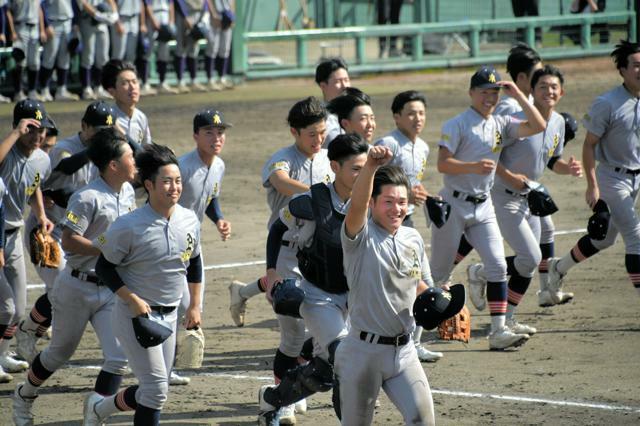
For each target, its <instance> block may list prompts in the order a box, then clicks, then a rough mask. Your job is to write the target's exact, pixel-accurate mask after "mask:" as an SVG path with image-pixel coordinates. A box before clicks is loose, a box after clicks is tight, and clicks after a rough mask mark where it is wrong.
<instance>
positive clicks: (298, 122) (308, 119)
mask: <svg viewBox="0 0 640 426" xmlns="http://www.w3.org/2000/svg"><path fill="white" fill-rule="evenodd" d="M326 119H327V109H326V108H325V107H324V105H322V102H320V101H319V100H318V98H316V97H315V96H309V97H308V98H305V99H303V100H301V101H298V102H296V103H295V104H294V105H293V106H292V107H291V109H290V110H289V115H288V116H287V122H288V123H289V127H293V128H294V129H296V130H298V131H300V130H301V129H304V128H305V127H307V126H310V125H312V124H316V123H318V122H319V121H324V120H326Z"/></svg>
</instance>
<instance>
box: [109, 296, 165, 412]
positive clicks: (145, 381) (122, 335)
mask: <svg viewBox="0 0 640 426" xmlns="http://www.w3.org/2000/svg"><path fill="white" fill-rule="evenodd" d="M149 315H153V316H155V317H158V318H160V319H162V320H164V321H167V322H168V323H169V324H171V327H172V329H173V333H172V334H171V336H169V338H168V339H167V340H165V341H164V342H163V343H162V344H160V345H158V346H152V347H150V348H143V347H142V346H140V343H138V341H137V340H136V335H135V333H134V331H133V324H132V323H131V318H132V315H131V311H130V310H129V308H128V307H127V305H125V304H124V302H122V300H120V298H116V302H115V307H114V309H113V315H112V316H111V322H112V326H113V332H114V334H115V336H116V338H117V339H118V341H119V342H120V344H121V345H122V349H123V350H124V353H125V354H126V356H127V359H128V360H129V366H130V367H131V371H132V372H133V374H134V375H135V376H136V379H138V390H136V402H137V403H138V404H140V405H143V406H145V407H148V408H152V409H154V410H162V407H163V405H164V403H165V402H166V400H167V394H168V393H169V374H170V373H171V366H172V365H173V358H174V356H175V346H176V324H177V322H178V312H177V309H174V310H173V312H171V313H169V314H167V315H162V314H159V313H157V312H152V313H151V314H149Z"/></svg>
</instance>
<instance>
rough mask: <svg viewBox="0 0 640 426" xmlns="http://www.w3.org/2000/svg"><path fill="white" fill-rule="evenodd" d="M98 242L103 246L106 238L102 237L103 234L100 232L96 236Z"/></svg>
mask: <svg viewBox="0 0 640 426" xmlns="http://www.w3.org/2000/svg"><path fill="white" fill-rule="evenodd" d="M97 240H98V243H100V245H101V246H103V245H104V244H105V243H106V242H107V239H106V238H105V237H104V234H100V235H99V236H98V238H97Z"/></svg>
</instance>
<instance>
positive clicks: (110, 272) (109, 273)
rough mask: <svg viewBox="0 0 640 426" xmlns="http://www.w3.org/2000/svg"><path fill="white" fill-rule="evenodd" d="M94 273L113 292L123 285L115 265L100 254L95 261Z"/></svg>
mask: <svg viewBox="0 0 640 426" xmlns="http://www.w3.org/2000/svg"><path fill="white" fill-rule="evenodd" d="M96 275H97V276H98V278H100V281H102V282H103V283H105V284H106V286H107V287H109V289H110V290H111V291H112V292H114V293H115V292H116V291H118V289H119V288H121V287H124V285H125V284H124V281H122V278H120V274H118V271H116V265H115V264H113V263H111V262H109V261H108V260H107V259H106V258H105V257H104V256H103V255H102V254H101V255H100V257H98V261H97V262H96Z"/></svg>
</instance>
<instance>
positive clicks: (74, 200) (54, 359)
mask: <svg viewBox="0 0 640 426" xmlns="http://www.w3.org/2000/svg"><path fill="white" fill-rule="evenodd" d="M133 209H135V194H134V191H133V188H132V187H131V185H130V184H128V183H125V184H124V185H122V188H121V189H120V191H119V192H116V191H115V190H114V189H113V188H112V187H111V186H109V185H108V184H107V183H106V182H105V181H104V180H103V179H102V178H101V177H99V178H97V179H95V180H94V181H93V182H91V183H90V184H89V185H87V186H85V187H84V188H81V189H80V190H78V191H77V192H76V193H74V194H73V196H72V197H71V199H70V200H69V204H68V208H67V212H66V215H65V218H64V219H63V220H62V222H61V225H62V226H63V227H65V228H68V229H69V230H71V231H73V232H74V233H76V234H78V235H81V236H83V237H84V238H86V239H88V240H94V239H96V238H98V237H99V236H101V235H102V234H103V233H104V232H105V231H106V230H107V229H108V228H109V225H111V223H113V222H114V221H115V219H116V218H118V217H119V216H122V215H124V214H126V213H129V212H130V211H132V210H133ZM96 260H97V257H96V256H90V255H84V254H81V253H70V252H67V266H66V267H65V269H64V270H63V271H62V273H61V274H60V275H59V276H58V279H57V280H56V284H55V286H54V289H53V291H52V292H51V293H50V295H49V297H50V299H51V304H52V307H53V322H52V325H53V334H52V336H53V337H52V339H51V343H50V344H49V346H48V347H47V348H46V349H44V350H43V351H42V353H41V354H40V361H41V362H42V365H43V366H44V367H45V368H46V369H47V370H49V371H51V372H53V371H56V370H57V369H58V368H60V367H61V366H62V365H63V364H64V363H65V362H67V361H68V360H69V359H70V358H71V356H72V355H73V353H74V352H75V350H76V348H77V347H78V344H79V343H80V340H81V339H82V336H83V334H84V330H85V328H86V326H87V323H89V322H91V325H92V327H93V329H94V330H95V331H96V334H97V335H98V339H99V340H100V346H101V348H102V353H103V356H104V360H105V361H104V364H103V366H102V369H103V370H104V371H107V372H109V373H112V374H118V375H122V374H124V372H125V367H126V364H127V359H126V357H125V355H124V352H123V351H122V348H121V347H120V343H119V342H118V341H117V340H116V338H115V336H114V333H113V329H112V326H111V314H112V310H113V306H114V303H115V298H116V296H115V295H114V294H113V292H112V291H111V290H109V288H108V287H106V286H104V285H103V284H102V283H99V282H97V277H96V276H95V264H96Z"/></svg>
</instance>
